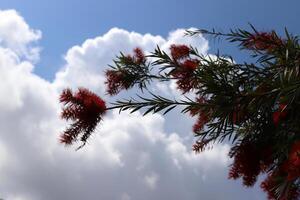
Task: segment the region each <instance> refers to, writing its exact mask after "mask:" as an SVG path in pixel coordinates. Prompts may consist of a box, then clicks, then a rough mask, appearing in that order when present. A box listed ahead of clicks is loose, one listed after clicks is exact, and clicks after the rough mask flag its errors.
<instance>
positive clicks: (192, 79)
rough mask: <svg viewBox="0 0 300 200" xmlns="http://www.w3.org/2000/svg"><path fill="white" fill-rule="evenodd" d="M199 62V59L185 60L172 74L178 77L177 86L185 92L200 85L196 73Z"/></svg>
mask: <svg viewBox="0 0 300 200" xmlns="http://www.w3.org/2000/svg"><path fill="white" fill-rule="evenodd" d="M198 64H199V61H197V60H185V61H184V62H183V63H182V64H179V66H177V67H176V68H175V69H174V71H172V73H171V75H172V76H173V77H174V78H176V79H177V81H176V83H177V87H178V89H179V90H181V91H182V92H183V93H186V92H189V91H191V90H192V89H194V88H196V87H197V86H198V84H199V80H198V78H197V76H196V75H195V74H194V71H195V69H196V68H197V67H198Z"/></svg>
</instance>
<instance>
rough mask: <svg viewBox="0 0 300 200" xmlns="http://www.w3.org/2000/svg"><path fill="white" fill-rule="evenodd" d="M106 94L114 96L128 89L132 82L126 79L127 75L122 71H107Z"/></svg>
mask: <svg viewBox="0 0 300 200" xmlns="http://www.w3.org/2000/svg"><path fill="white" fill-rule="evenodd" d="M105 75H106V82H105V84H106V85H107V90H106V91H107V93H108V94H110V95H116V94H118V93H119V92H120V91H121V90H123V89H128V88H130V87H131V85H132V80H131V79H128V74H127V73H126V71H123V70H119V71H116V70H107V71H106V72H105Z"/></svg>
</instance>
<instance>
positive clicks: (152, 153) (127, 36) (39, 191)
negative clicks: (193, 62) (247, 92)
mask: <svg viewBox="0 0 300 200" xmlns="http://www.w3.org/2000/svg"><path fill="white" fill-rule="evenodd" d="M282 2H283V1H281V0H272V1H271V0H266V1H261V0H252V1H236V0H207V1H203V0H202V1H201V0H198V1H196V0H195V1H191V0H185V1H179V0H177V1H169V0H166V1H163V0H160V1H159V0H152V1H137V0H127V1H125V0H112V1H100V0H97V1H96V0H86V1H79V0H65V1H61V0H60V1H59V0H44V1H41V0H26V1H20V0H1V1H0V79H1V80H2V82H1V85H0V96H1V98H0V111H1V112H0V130H1V134H0V177H1V186H0V195H1V196H0V198H4V199H7V200H54V199H55V200H71V199H72V200H82V199H87V200H98V199H108V200H153V199H157V200H165V199H173V200H182V199H187V200H199V197H201V198H202V199H203V200H211V199H216V200H219V199H222V200H223V199H224V200H240V199H243V200H262V199H265V194H264V193H263V192H262V191H261V189H260V188H259V184H258V185H255V186H254V187H253V188H245V187H243V186H242V184H241V181H239V180H238V181H233V180H228V179H227V177H228V166H229V165H230V163H231V161H232V160H230V159H229V158H228V156H227V155H228V151H229V149H230V146H229V145H228V144H219V145H216V146H215V147H214V148H213V149H212V150H210V151H205V152H203V153H201V154H200V155H195V153H194V152H193V151H192V144H193V143H194V141H195V139H194V137H193V133H192V128H191V127H192V126H193V123H194V119H192V118H191V117H190V116H186V115H183V114H182V115H178V112H170V113H168V116H167V117H166V116H163V115H161V114H153V115H147V116H145V117H143V118H142V114H141V113H139V112H136V113H134V114H128V113H121V114H119V113H118V112H117V111H116V112H110V113H108V114H107V115H106V116H105V117H104V119H103V121H102V122H101V123H100V124H99V127H97V130H96V132H95V133H94V134H93V135H92V138H91V140H90V141H89V143H88V144H87V145H86V146H85V147H84V148H83V149H82V150H80V151H74V150H75V149H76V146H74V147H70V148H65V147H64V146H63V145H61V144H60V143H59V142H58V137H59V135H60V133H61V132H62V130H63V129H65V127H66V126H67V124H66V123H65V122H64V121H62V120H61V119H60V115H59V113H60V111H61V105H60V104H59V102H58V99H59V94H60V93H61V91H62V89H64V88H66V87H70V88H72V89H75V88H78V87H81V86H82V87H86V88H89V89H91V90H92V91H94V92H96V93H97V94H98V95H100V96H101V97H102V98H104V100H106V101H111V100H112V99H110V98H109V97H108V96H107V95H105V84H104V81H105V75H104V73H103V71H104V70H105V69H107V64H109V63H111V61H112V59H113V58H114V57H115V55H116V54H117V53H119V51H123V52H125V53H128V52H131V51H132V49H133V48H134V47H136V46H140V47H141V48H142V49H144V50H146V51H148V52H149V51H151V50H153V48H154V47H155V46H156V45H157V44H158V45H160V46H161V47H162V49H164V50H168V48H169V46H170V45H171V44H173V43H183V44H186V45H190V44H191V45H192V46H196V47H197V48H198V49H199V50H200V52H201V53H204V54H206V53H214V52H215V51H216V50H217V49H219V50H220V51H221V52H224V53H226V54H231V55H233V57H234V59H235V60H237V61H240V60H244V59H248V58H247V57H246V55H247V54H246V53H245V52H244V53H242V52H240V51H239V50H238V49H237V48H235V47H231V46H229V45H228V44H227V43H226V42H221V43H218V42H216V43H214V42H213V41H208V38H204V37H202V36H199V37H184V38H183V37H182V35H183V33H184V31H185V29H186V28H190V27H196V28H205V29H212V28H215V29H217V30H221V31H228V30H229V29H230V28H249V25H248V23H252V24H253V25H254V26H255V27H257V29H258V30H262V31H268V30H272V29H275V30H277V31H279V33H281V34H282V33H283V31H284V28H285V27H287V28H288V29H289V30H290V32H291V33H294V34H296V35H299V34H300V27H299V20H298V18H299V17H298V15H299V14H298V13H299V7H300V2H299V1H298V0H290V1H286V2H288V3H286V2H284V3H282ZM8 9H11V10H8ZM114 27H117V28H114ZM132 31H134V32H132ZM147 33H150V34H151V35H150V34H147ZM41 34H42V37H41ZM156 35H158V36H157V37H155V36H156ZM40 48H41V49H42V51H41V52H40V51H39V49H40ZM208 48H209V50H208ZM38 57H39V58H40V59H39V61H38V62H37V63H36V62H35V61H36V60H35V59H34V58H38ZM151 90H153V91H155V92H157V94H159V95H162V96H165V97H167V98H176V99H180V98H182V94H181V93H180V92H178V90H177V89H176V84H175V83H174V82H173V83H165V82H164V83H153V84H152V85H151ZM136 92H137V91H136V90H134V89H133V90H132V91H130V92H128V93H127V92H126V93H125V94H124V93H121V97H128V94H129V95H134V94H135V93H136ZM122 95H123V96H122ZM117 98H120V97H119V96H117ZM216 188H217V190H216ZM216 191H218V192H216Z"/></svg>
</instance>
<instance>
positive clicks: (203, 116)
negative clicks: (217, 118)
mask: <svg viewBox="0 0 300 200" xmlns="http://www.w3.org/2000/svg"><path fill="white" fill-rule="evenodd" d="M209 120H210V118H209V115H208V114H207V113H204V112H202V113H200V115H199V117H198V119H197V121H196V123H195V124H194V126H193V131H194V132H195V133H197V132H199V131H201V130H202V129H203V128H204V125H205V124H207V122H209Z"/></svg>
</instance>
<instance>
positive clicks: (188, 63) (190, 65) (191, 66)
mask: <svg viewBox="0 0 300 200" xmlns="http://www.w3.org/2000/svg"><path fill="white" fill-rule="evenodd" d="M198 65H199V60H185V61H184V62H183V64H181V67H182V68H184V69H186V70H190V71H194V70H196V69H197V67H198Z"/></svg>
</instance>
